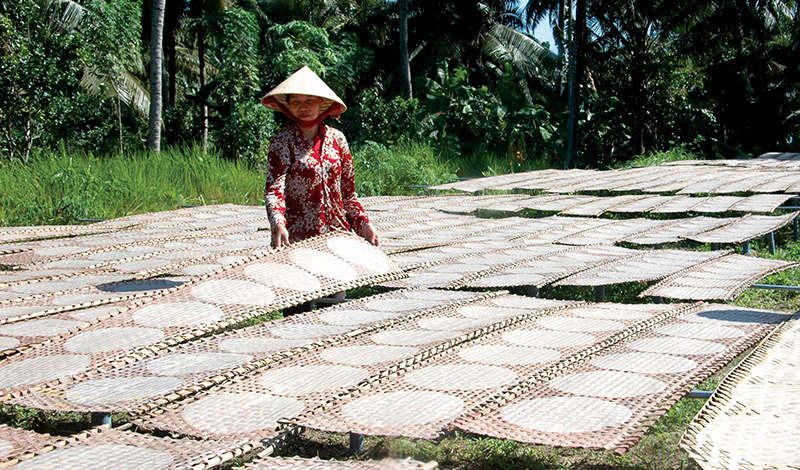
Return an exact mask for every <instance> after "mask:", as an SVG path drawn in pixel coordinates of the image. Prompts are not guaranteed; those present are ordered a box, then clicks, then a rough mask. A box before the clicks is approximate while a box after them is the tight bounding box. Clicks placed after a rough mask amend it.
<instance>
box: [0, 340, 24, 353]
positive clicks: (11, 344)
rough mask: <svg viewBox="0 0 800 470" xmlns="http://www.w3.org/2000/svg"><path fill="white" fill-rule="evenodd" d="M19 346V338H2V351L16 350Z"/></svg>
mask: <svg viewBox="0 0 800 470" xmlns="http://www.w3.org/2000/svg"><path fill="white" fill-rule="evenodd" d="M17 346H19V340H18V339H17V338H9V337H0V351H5V350H6V349H11V348H16V347H17Z"/></svg>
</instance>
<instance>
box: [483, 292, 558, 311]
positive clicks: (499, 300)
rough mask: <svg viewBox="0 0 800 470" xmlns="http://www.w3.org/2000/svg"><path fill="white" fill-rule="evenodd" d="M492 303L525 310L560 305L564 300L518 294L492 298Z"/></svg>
mask: <svg viewBox="0 0 800 470" xmlns="http://www.w3.org/2000/svg"><path fill="white" fill-rule="evenodd" d="M492 303H493V304H494V305H497V306H498V307H508V308H519V309H525V311H529V310H542V309H547V308H554V307H560V306H562V305H564V304H566V302H564V301H562V300H550V299H540V298H537V297H524V296H520V295H504V296H501V297H496V298H494V299H492Z"/></svg>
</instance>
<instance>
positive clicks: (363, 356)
mask: <svg viewBox="0 0 800 470" xmlns="http://www.w3.org/2000/svg"><path fill="white" fill-rule="evenodd" d="M417 352H418V349H417V348H414V347H408V346H339V347H335V348H328V349H323V350H322V352H320V356H321V357H322V359H324V360H326V361H328V362H333V363H335V364H348V365H354V366H370V365H374V364H379V363H382V362H388V361H399V360H402V359H406V358H408V357H412V356H413V355H414V354H416V353H417Z"/></svg>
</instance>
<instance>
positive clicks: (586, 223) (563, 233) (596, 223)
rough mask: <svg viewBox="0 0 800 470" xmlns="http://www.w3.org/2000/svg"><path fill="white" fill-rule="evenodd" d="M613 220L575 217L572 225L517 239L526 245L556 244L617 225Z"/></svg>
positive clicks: (559, 226)
mask: <svg viewBox="0 0 800 470" xmlns="http://www.w3.org/2000/svg"><path fill="white" fill-rule="evenodd" d="M617 222H618V221H617V220H614V219H595V218H590V217H577V218H574V219H572V223H567V224H564V225H557V226H554V227H552V228H551V229H549V230H546V231H540V232H533V233H529V234H525V235H522V236H520V237H519V239H520V240H524V241H525V242H526V243H558V242H559V241H560V240H562V239H564V238H567V237H570V236H572V235H575V234H577V233H581V232H585V231H587V230H592V229H595V228H600V227H602V226H604V225H609V224H614V223H617Z"/></svg>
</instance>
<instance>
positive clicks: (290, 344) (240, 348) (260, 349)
mask: <svg viewBox="0 0 800 470" xmlns="http://www.w3.org/2000/svg"><path fill="white" fill-rule="evenodd" d="M311 342H312V341H311V340H309V339H279V338H226V339H224V340H222V341H220V342H219V349H220V350H222V351H225V352H231V353H244V354H253V353H270V352H276V351H283V350H285V349H291V348H294V347H298V346H303V345H306V344H309V343H311Z"/></svg>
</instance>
